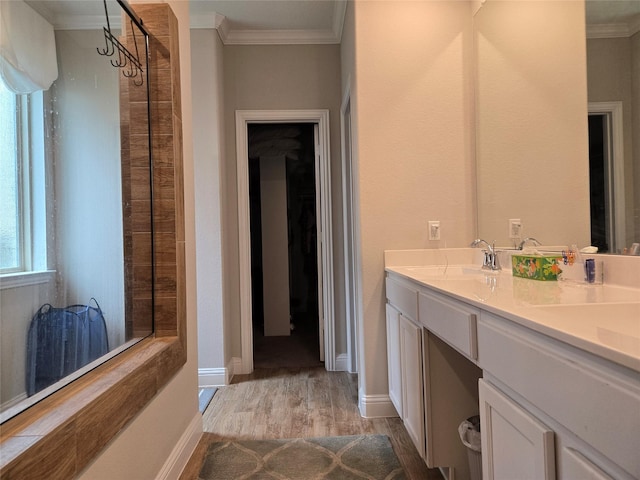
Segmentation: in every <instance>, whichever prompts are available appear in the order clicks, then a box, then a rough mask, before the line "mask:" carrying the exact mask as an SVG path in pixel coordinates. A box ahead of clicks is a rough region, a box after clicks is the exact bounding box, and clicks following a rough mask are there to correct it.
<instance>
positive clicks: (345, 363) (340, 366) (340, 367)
mask: <svg viewBox="0 0 640 480" xmlns="http://www.w3.org/2000/svg"><path fill="white" fill-rule="evenodd" d="M335 367H336V370H335V371H336V372H348V371H349V355H347V354H346V353H341V354H339V355H338V356H337V357H336V363H335Z"/></svg>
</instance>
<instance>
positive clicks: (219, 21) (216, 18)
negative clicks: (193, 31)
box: [190, 12, 228, 30]
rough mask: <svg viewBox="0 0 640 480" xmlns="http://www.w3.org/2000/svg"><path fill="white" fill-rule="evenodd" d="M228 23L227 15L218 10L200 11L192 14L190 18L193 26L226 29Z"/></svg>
mask: <svg viewBox="0 0 640 480" xmlns="http://www.w3.org/2000/svg"><path fill="white" fill-rule="evenodd" d="M227 24H228V22H227V19H226V17H225V16H224V15H220V14H219V13H216V12H211V13H198V14H195V15H191V18H190V27H191V28H215V29H217V30H220V29H221V28H222V29H224V28H225V26H226V25H227Z"/></svg>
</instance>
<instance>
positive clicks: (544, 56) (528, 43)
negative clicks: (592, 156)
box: [474, 0, 640, 253]
mask: <svg viewBox="0 0 640 480" xmlns="http://www.w3.org/2000/svg"><path fill="white" fill-rule="evenodd" d="M614 4H615V5H616V6H622V7H623V9H622V10H616V11H620V12H622V11H624V13H625V19H626V20H625V21H628V19H629V17H630V15H631V13H632V12H637V13H640V12H639V11H638V5H639V4H640V2H638V1H633V2H626V1H619V2H618V1H616V2H611V1H605V2H600V1H594V0H588V1H587V2H586V6H585V4H584V3H583V2H575V1H560V2H556V1H506V2H504V1H496V0H487V1H486V2H484V3H483V5H482V6H481V7H480V8H479V9H478V10H477V12H476V13H475V15H474V42H475V47H474V48H475V60H476V94H477V99H476V101H477V104H476V127H477V138H476V155H477V177H478V183H477V189H478V192H477V195H478V198H477V200H478V235H479V236H480V237H481V238H484V239H487V240H489V241H491V240H496V243H497V244H498V245H507V246H508V245H515V244H517V243H518V242H519V241H520V239H522V238H525V237H535V238H537V239H538V240H540V241H541V242H543V243H544V244H546V245H567V244H573V243H575V244H578V245H580V246H584V245H589V244H591V243H592V242H593V240H592V232H591V225H592V223H593V222H592V212H591V209H592V206H594V207H595V206H598V205H602V208H601V210H602V211H604V210H605V209H606V211H607V215H608V219H607V222H609V225H608V228H609V229H610V230H611V231H612V232H614V233H613V236H615V237H616V238H609V239H608V240H607V241H606V242H605V243H604V246H605V248H604V249H603V248H602V245H600V247H601V251H602V250H606V251H608V252H611V253H617V252H618V251H622V248H624V247H625V246H626V247H628V246H630V245H631V244H632V243H633V242H638V241H640V230H639V229H640V222H639V214H638V212H640V210H639V209H638V199H639V197H640V194H638V193H635V192H634V186H637V185H640V181H639V180H640V176H639V174H640V166H639V165H640V163H639V159H638V158H639V155H638V154H636V155H635V156H634V157H631V153H632V151H633V150H632V149H633V142H636V148H635V150H636V151H637V152H640V146H638V145H639V144H638V140H637V137H638V135H633V134H632V133H631V132H633V131H637V129H638V127H633V123H632V121H633V119H632V117H631V111H632V108H630V107H629V106H627V107H625V108H623V110H624V111H625V114H624V115H625V116H624V129H623V131H624V133H623V137H624V143H623V145H624V149H625V152H624V164H623V167H624V170H623V173H622V174H621V173H620V171H618V173H615V170H614V168H613V166H612V164H608V166H607V167H606V174H605V175H604V179H605V180H611V181H612V182H613V181H614V180H615V177H616V176H617V178H624V182H623V183H624V186H623V189H614V188H610V187H609V184H606V185H604V186H602V185H601V187H600V191H601V193H603V192H604V193H606V195H607V196H608V198H607V200H606V201H605V200H603V198H602V197H601V198H600V199H597V198H596V197H595V196H594V197H593V199H591V187H590V177H591V176H592V175H590V167H589V117H588V114H587V112H588V104H590V103H592V104H593V103H594V102H598V103H600V106H599V107H598V106H596V107H595V108H596V109H597V108H601V109H602V108H605V107H603V106H602V104H603V103H613V100H612V99H613V98H616V95H613V96H612V95H610V94H606V95H605V94H598V95H597V96H596V93H595V92H597V91H600V92H601V91H602V90H603V89H604V88H605V86H604V85H603V83H605V82H609V83H610V84H611V83H613V84H614V85H617V86H619V85H621V84H625V85H627V86H628V90H629V91H630V90H631V86H632V85H635V86H636V87H635V88H637V85H638V84H639V83H640V82H638V81H637V80H635V81H633V82H632V81H631V80H630V79H628V78H627V79H626V80H623V79H622V78H619V77H612V76H611V75H609V76H608V77H607V78H606V80H604V79H600V80H596V82H597V83H594V81H592V80H591V79H589V83H588V89H589V96H587V78H586V75H585V72H587V64H589V72H592V71H593V70H597V71H599V72H601V73H603V68H601V67H599V66H597V65H598V63H597V60H596V58H597V57H596V52H595V49H593V48H591V47H590V48H589V54H588V60H589V61H588V62H587V55H586V54H585V48H584V46H585V41H586V40H585V38H586V33H587V31H588V30H589V31H593V30H598V28H599V30H600V32H601V33H604V31H605V28H604V27H597V28H595V29H594V27H589V28H587V26H586V22H585V18H589V19H590V20H589V21H590V22H592V21H593V22H597V23H602V22H607V23H610V22H615V23H616V24H618V23H621V22H622V21H623V20H622V13H620V14H619V15H618V16H613V15H611V14H612V12H613V11H614V9H613V6H614ZM603 13H608V16H607V17H605V16H602V15H603ZM585 15H586V17H585ZM634 15H635V13H634ZM592 18H593V20H591V19H592ZM635 22H636V23H635V25H636V30H637V25H638V17H635ZM629 24H633V22H630V23H627V25H629ZM629 28H632V27H629ZM618 31H619V30H618ZM628 32H629V31H628ZM639 39H640V35H639V34H638V33H635V35H631V36H629V34H628V33H627V37H626V38H624V39H618V40H616V42H625V43H626V44H627V47H626V51H627V52H629V55H628V56H629V58H631V59H634V61H635V67H632V68H631V69H627V70H628V71H633V70H634V69H635V72H636V75H638V73H637V72H638V71H640V70H639V69H638V62H639V61H640V60H639V56H640V55H638V53H633V51H634V50H632V48H631V46H632V45H633V46H635V48H637V45H638V43H639V41H640V40H639ZM602 41H603V42H609V41H610V40H602ZM590 42H591V40H590ZM617 48H618V47H601V48H599V49H600V50H604V51H607V49H609V52H611V49H617ZM617 51H619V50H617ZM635 51H636V52H637V50H635ZM604 73H606V74H609V73H611V69H610V68H609V69H608V70H607V71H605V72H604ZM598 83H599V84H600V86H598V87H595V86H594V85H597V84H598ZM625 95H627V94H626V93H625ZM633 95H635V97H633ZM628 98H635V100H634V101H635V102H636V103H637V102H638V101H639V100H638V98H639V94H638V93H637V92H636V93H634V94H631V93H629V94H628ZM605 99H606V100H605ZM621 101H625V102H628V101H629V100H627V97H625V98H622V99H621ZM592 107H593V105H592ZM635 111H636V112H637V111H638V107H635ZM636 117H637V113H636ZM636 125H637V123H636ZM595 128H597V127H594V126H592V127H591V131H592V133H593V131H594V129H595ZM600 128H601V130H602V128H603V127H602V126H600ZM606 133H610V132H609V130H606ZM610 138H611V139H612V140H613V139H615V133H610ZM634 139H635V140H634ZM608 152H609V150H607V155H609V153H608ZM614 190H624V193H623V194H622V195H620V194H619V193H618V194H617V196H616V191H614ZM609 198H610V199H611V200H609ZM634 202H635V205H634ZM616 215H617V217H616ZM510 220H514V221H515V222H510ZM613 221H615V222H617V223H616V224H615V225H612V222H613ZM511 223H520V225H521V232H519V234H517V233H518V232H515V233H516V234H514V235H511V234H512V233H514V232H513V231H512V229H511V228H510V225H511ZM622 223H624V227H622V228H621V224H622ZM603 225H605V223H604V222H603ZM602 228H605V227H604V226H603V227H602ZM622 232H624V233H622ZM607 235H608V234H607ZM512 236H513V237H516V238H511V237H512Z"/></svg>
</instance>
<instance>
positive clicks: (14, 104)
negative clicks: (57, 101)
mask: <svg viewBox="0 0 640 480" xmlns="http://www.w3.org/2000/svg"><path fill="white" fill-rule="evenodd" d="M41 106H42V92H37V93H33V94H29V95H16V94H15V93H13V92H11V91H10V90H8V89H7V87H6V86H5V85H4V83H2V82H1V81H0V205H2V208H0V274H8V273H21V272H31V271H35V270H46V261H45V259H44V257H45V246H44V238H45V236H46V233H45V232H46V226H45V225H44V224H43V225H39V226H38V225H35V222H36V219H38V218H39V219H41V221H40V222H41V223H44V218H45V216H44V215H42V213H43V211H44V208H45V197H44V180H43V171H44V156H43V150H44V148H43V145H42V143H43V138H44V132H43V119H42V113H41V112H42V109H41ZM38 108H40V110H39V111H38Z"/></svg>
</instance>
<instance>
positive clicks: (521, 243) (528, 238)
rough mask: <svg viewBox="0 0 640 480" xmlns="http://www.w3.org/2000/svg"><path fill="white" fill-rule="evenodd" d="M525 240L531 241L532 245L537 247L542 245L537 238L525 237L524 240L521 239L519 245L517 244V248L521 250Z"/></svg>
mask: <svg viewBox="0 0 640 480" xmlns="http://www.w3.org/2000/svg"><path fill="white" fill-rule="evenodd" d="M527 242H531V243H533V245H534V246H536V247H539V246H540V245H542V244H541V243H540V242H539V241H538V240H536V239H535V238H533V237H527V238H525V239H524V240H522V241H521V242H520V245H518V250H522V249H523V248H524V246H525V245H526V244H527Z"/></svg>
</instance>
